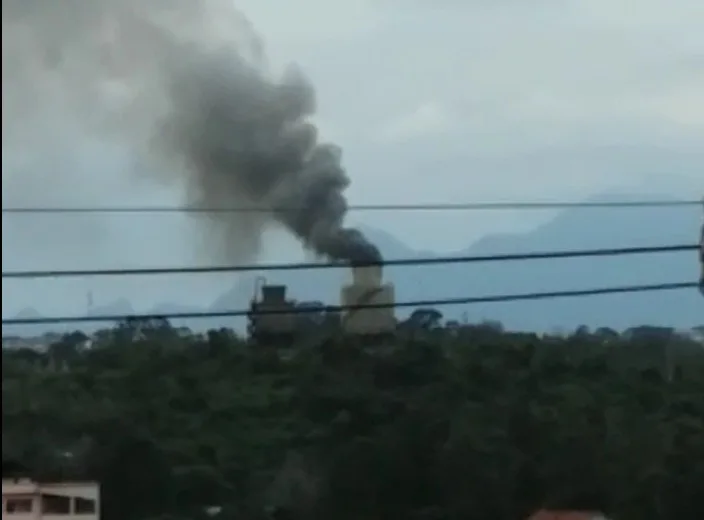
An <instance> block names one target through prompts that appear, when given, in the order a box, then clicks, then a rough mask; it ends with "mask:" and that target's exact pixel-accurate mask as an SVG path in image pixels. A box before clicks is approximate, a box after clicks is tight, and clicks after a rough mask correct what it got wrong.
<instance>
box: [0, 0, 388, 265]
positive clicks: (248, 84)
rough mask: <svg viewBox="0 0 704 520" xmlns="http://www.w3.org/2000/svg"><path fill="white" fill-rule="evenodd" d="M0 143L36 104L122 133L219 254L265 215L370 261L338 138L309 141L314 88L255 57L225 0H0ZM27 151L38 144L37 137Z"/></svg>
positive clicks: (238, 252)
mask: <svg viewBox="0 0 704 520" xmlns="http://www.w3.org/2000/svg"><path fill="white" fill-rule="evenodd" d="M2 14H3V21H2V26H3V36H2V37H3V154H4V152H5V148H6V146H7V147H11V146H18V145H19V144H18V143H22V142H23V139H26V138H27V136H28V135H31V132H32V131H34V129H36V128H37V127H38V126H41V125H42V121H44V120H46V119H47V118H48V117H49V115H50V116H51V119H52V121H55V120H60V121H62V122H66V127H67V128H68V127H69V126H70V127H71V128H73V129H75V128H77V127H78V128H80V129H81V131H82V132H85V134H86V135H92V136H95V135H103V136H104V138H105V139H110V140H115V141H119V142H122V143H124V144H126V145H127V146H128V147H129V150H130V152H131V153H134V154H135V156H139V157H140V158H142V159H146V160H148V161H149V164H150V169H149V170H150V171H156V172H161V173H159V174H154V176H155V178H158V180H159V181H162V182H163V181H166V182H176V183H178V184H181V185H183V186H184V187H185V188H186V193H187V196H188V203H189V204H190V205H191V206H194V207H196V206H197V207H208V208H232V207H235V208H242V207H244V208H250V209H254V210H256V211H251V212H236V213H228V212H224V211H220V212H213V213H210V214H208V217H207V219H206V221H205V224H206V228H207V229H208V230H211V229H212V228H213V226H215V228H216V229H217V230H218V237H219V238H220V240H224V243H225V245H226V247H227V248H228V250H230V251H231V255H232V256H237V257H240V258H241V257H242V256H243V255H245V256H246V255H247V253H249V254H254V253H255V252H256V250H257V248H258V247H259V240H260V237H261V234H262V232H263V231H264V229H265V228H266V227H267V225H269V224H270V223H272V222H278V223H280V224H282V225H283V226H284V227H285V228H287V229H288V230H289V231H290V232H292V233H293V234H294V235H295V236H296V237H298V238H299V239H300V241H301V242H302V243H303V245H304V246H305V247H306V248H308V249H310V250H312V251H314V252H315V253H317V254H318V255H321V256H324V257H327V258H329V259H333V260H341V261H350V262H353V263H364V262H377V261H379V260H380V255H379V251H378V250H377V249H376V247H374V245H373V244H371V243H370V242H369V241H368V240H366V238H365V237H364V236H363V234H362V233H361V232H359V231H358V230H356V229H354V228H348V227H346V226H345V216H346V213H347V201H346V199H345V196H344V192H345V189H346V187H347V186H348V184H349V182H350V179H349V178H348V176H347V174H346V172H345V170H344V168H343V167H342V162H341V150H340V149H339V148H338V147H336V146H334V145H332V144H325V143H321V142H319V140H318V135H317V130H316V127H315V126H314V124H313V123H311V121H310V120H311V117H312V116H313V115H314V112H315V108H316V107H315V91H314V88H313V86H312V85H311V84H310V83H309V82H308V81H307V80H306V78H305V77H304V75H303V74H302V73H301V72H300V71H299V70H297V69H296V68H295V67H291V68H290V69H289V70H287V71H286V72H285V73H284V74H283V75H282V76H281V77H280V78H276V77H274V75H273V74H271V73H270V72H269V71H268V70H267V63H266V59H265V57H264V53H263V45H262V43H261V40H260V39H259V37H258V36H257V35H256V33H255V32H254V31H253V29H252V28H251V25H250V24H249V22H248V21H247V20H246V18H245V17H244V16H243V15H242V14H241V13H239V12H238V11H237V10H236V8H235V7H234V6H233V5H232V2H231V1H230V0H149V1H144V0H91V1H90V2H86V1H85V0H52V1H46V0H2ZM38 153H41V150H39V152H38Z"/></svg>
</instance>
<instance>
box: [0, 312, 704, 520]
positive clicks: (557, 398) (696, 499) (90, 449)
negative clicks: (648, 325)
mask: <svg viewBox="0 0 704 520" xmlns="http://www.w3.org/2000/svg"><path fill="white" fill-rule="evenodd" d="M402 334H403V338H397V339H396V340H395V341H394V342H393V343H391V342H389V343H388V344H385V345H375V346H371V345H366V346H363V345H362V344H361V342H360V341H359V340H354V339H349V338H338V339H335V340H334V341H328V342H326V343H324V344H320V343H312V341H313V340H309V341H301V342H300V344H299V345H296V346H294V347H291V348H289V349H286V350H279V351H276V350H274V349H272V348H268V347H264V346H252V345H248V344H247V343H246V342H245V341H244V340H242V339H238V338H237V337H236V336H235V335H234V334H233V333H232V332H231V331H227V330H219V331H211V332H209V333H208V334H207V335H196V334H184V333H183V331H178V330H176V329H174V328H171V327H169V325H168V323H166V322H162V321H154V322H148V323H134V322H132V323H125V324H122V325H120V326H118V327H116V328H115V329H113V330H110V331H104V332H102V333H101V334H99V335H98V336H97V339H96V340H95V341H94V344H93V345H92V346H91V348H85V347H82V346H81V345H82V340H83V339H85V337H84V336H82V335H81V334H80V333H76V334H73V335H69V336H66V337H65V338H64V339H63V340H62V341H61V342H59V343H57V344H55V345H53V346H52V347H51V348H50V349H49V351H48V352H47V353H46V354H38V353H35V352H32V351H26V350H24V351H23V350H13V351H3V363H2V374H3V388H2V392H3V394H2V399H3V459H4V460H14V461H19V462H21V463H22V464H24V465H26V466H27V467H29V468H31V470H32V472H33V474H34V475H36V476H40V477H41V476H43V477H49V476H52V477H55V476H56V475H62V476H64V477H65V478H68V477H72V478H91V479H96V480H99V481H100V482H101V483H102V485H103V511H104V513H103V515H104V516H103V518H105V520H156V519H188V520H191V519H199V518H207V517H208V514H207V512H206V509H207V508H208V507H209V506H219V507H221V508H222V509H221V511H220V512H219V514H217V515H215V517H216V518H222V519H227V520H230V519H249V518H252V519H254V518H262V517H265V510H267V508H271V507H273V506H278V507H279V508H284V509H285V510H287V512H288V514H289V516H279V518H302V519H309V518H310V519H317V518H335V519H341V520H346V519H350V520H351V519H355V520H356V519H365V520H371V519H384V520H386V519H389V520H399V519H424V520H435V519H438V520H440V519H470V520H473V519H477V520H484V519H487V520H488V519H491V520H497V519H498V520H503V519H506V520H519V519H521V518H524V517H525V515H526V513H528V512H529V511H530V510H533V509H535V508H537V507H539V506H541V505H544V504H555V505H561V506H570V505H586V506H590V507H595V508H604V509H606V510H607V511H608V512H610V513H611V514H612V515H613V516H614V518H617V519H622V520H651V519H652V520H656V519H657V520H672V519H675V518H704V503H702V501H701V498H700V495H701V492H702V490H704V464H703V463H702V461H704V350H703V349H702V346H701V344H697V343H695V342H693V341H691V340H686V339H682V338H678V339H668V340H667V341H666V340H665V339H663V337H662V335H659V334H656V331H653V332H652V333H647V331H646V332H644V333H642V334H636V335H630V336H626V335H618V334H616V333H614V332H612V331H608V330H600V331H597V332H593V333H592V332H589V331H587V330H579V331H577V332H576V333H574V334H572V335H571V336H569V337H560V338H558V337H538V336H535V335H527V334H511V333H507V332H504V331H502V330H501V329H500V328H498V327H496V326H489V325H486V326H475V327H460V328H458V329H454V330H450V329H444V328H437V329H436V328H433V327H424V328H415V329H414V328H409V329H407V330H404V331H403V332H402ZM318 336H319V335H318ZM209 512H210V513H211V515H214V513H215V512H216V510H214V509H210V510H209Z"/></svg>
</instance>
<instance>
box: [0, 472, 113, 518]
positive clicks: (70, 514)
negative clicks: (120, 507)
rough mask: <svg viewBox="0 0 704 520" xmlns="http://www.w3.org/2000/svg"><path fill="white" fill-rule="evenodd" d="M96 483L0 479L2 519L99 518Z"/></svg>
mask: <svg viewBox="0 0 704 520" xmlns="http://www.w3.org/2000/svg"><path fill="white" fill-rule="evenodd" d="M99 519H100V486H99V485H98V484H97V483H95V482H56V483H49V482H36V481H33V480H31V479H26V478H12V479H5V478H3V480H2V520H99Z"/></svg>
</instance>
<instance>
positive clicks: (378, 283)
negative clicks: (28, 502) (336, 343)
mask: <svg viewBox="0 0 704 520" xmlns="http://www.w3.org/2000/svg"><path fill="white" fill-rule="evenodd" d="M351 267H352V283H351V284H349V285H346V286H344V287H343V288H342V294H341V304H342V306H343V307H344V308H345V309H344V310H343V312H342V323H343V327H344V329H345V331H346V332H348V333H350V334H358V335H365V336H376V335H384V334H390V333H392V332H393V331H394V330H395V328H396V317H395V312H394V308H393V304H394V302H395V300H396V298H395V290H394V286H393V284H390V283H386V284H384V283H383V272H382V266H381V265H379V264H377V265H368V264H367V265H352V266H351ZM364 306H370V308H364ZM374 306H378V307H374Z"/></svg>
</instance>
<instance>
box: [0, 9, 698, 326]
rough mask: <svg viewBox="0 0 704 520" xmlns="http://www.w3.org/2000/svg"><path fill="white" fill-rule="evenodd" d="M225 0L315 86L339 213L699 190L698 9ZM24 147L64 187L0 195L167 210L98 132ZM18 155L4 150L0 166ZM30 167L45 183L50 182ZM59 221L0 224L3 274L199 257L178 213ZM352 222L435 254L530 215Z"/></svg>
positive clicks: (274, 56)
mask: <svg viewBox="0 0 704 520" xmlns="http://www.w3.org/2000/svg"><path fill="white" fill-rule="evenodd" d="M237 5H238V6H239V7H240V8H241V10H242V11H243V12H244V13H245V14H246V15H247V16H248V17H249V18H250V19H251V21H252V23H253V25H254V26H255V28H256V29H257V30H258V32H259V33H260V34H261V35H262V37H263V38H264V41H265V43H266V51H267V54H268V55H269V57H270V58H271V61H272V68H274V69H277V68H279V67H282V66H283V65H284V64H285V63H288V62H291V61H295V62H297V63H298V64H300V65H301V67H302V68H303V70H304V71H305V72H306V74H307V75H308V76H309V77H310V78H311V79H312V81H313V83H314V84H315V85H316V88H317V91H318V99H319V114H318V117H317V119H318V122H319V123H320V127H321V129H322V132H323V136H324V137H326V138H329V139H331V140H334V141H336V142H337V143H339V144H341V145H342V146H343V147H344V149H345V156H344V157H345V164H346V166H347V167H348V170H349V173H350V176H351V177H352V179H353V182H352V186H351V187H350V189H349V194H350V199H351V203H353V204H354V203H363V204H372V203H387V202H391V203H395V202H399V203H412V202H463V201H477V202H480V201H496V200H552V199H562V200H564V199H569V200H578V199H583V198H587V197H590V196H593V195H594V194H598V193H603V192H631V193H644V194H652V195H653V196H658V195H666V194H668V195H676V196H686V197H688V198H692V197H695V196H700V195H701V193H702V192H704V148H702V143H704V31H702V30H701V29H702V27H704V2H702V1H701V0H531V1H529V0H523V1H519V0H434V1H430V0H428V1H425V0H354V1H347V2H331V1H329V0H297V1H296V2H284V1H282V0H240V1H239V2H237ZM3 81H4V80H3ZM5 124H6V120H5V118H3V126H5ZM56 147H57V148H60V147H61V143H59V144H57V145H56ZM34 153H35V155H34V156H33V158H32V159H31V165H30V166H29V168H30V169H32V170H33V171H34V172H37V171H40V170H41V171H44V172H46V171H47V170H48V169H51V170H52V171H56V169H57V167H58V169H59V170H60V171H61V172H63V173H52V175H62V178H65V182H62V183H61V186H60V187H56V186H54V185H52V188H51V190H43V189H42V186H41V183H39V184H33V185H32V187H28V186H27V183H13V182H12V180H11V174H8V175H6V174H5V173H4V174H3V206H19V205H36V204H42V203H44V204H47V203H53V204H56V205H100V204H105V205H113V206H114V205H128V204H132V205H139V204H145V203H154V204H178V203H179V198H178V193H176V192H171V191H167V190H165V189H157V188H156V187H153V186H145V185H139V186H135V184H134V181H133V180H129V181H128V180H126V179H125V176H124V175H123V174H122V172H123V171H124V170H125V169H129V168H133V167H134V164H133V161H132V159H131V158H130V156H129V154H126V153H125V152H124V150H120V149H112V148H106V147H105V145H103V144H101V143H99V142H95V143H82V145H81V146H80V147H76V146H73V145H72V149H71V151H70V153H68V152H67V151H66V149H65V147H64V148H63V149H61V152H60V153H59V152H57V151H56V150H53V151H52V150H46V149H39V150H36V151H35V152H34ZM13 161H15V162H13ZM16 161H17V158H16V157H13V155H12V150H6V148H5V143H4V142H3V170H4V171H5V170H6V169H8V170H11V169H12V168H13V167H16V164H17V162H16ZM25 167H26V165H25ZM97 169H99V170H100V171H101V174H100V175H96V174H95V173H94V172H95V171H96V170H97ZM68 171H70V173H66V172H68ZM34 175H36V176H37V177H36V178H37V179H38V182H39V181H40V180H41V179H42V175H47V174H46V173H43V174H41V175H40V174H37V173H34ZM6 180H7V181H6ZM47 191H50V193H48V192H47ZM72 218H76V217H67V216H63V217H46V216H42V217H26V216H12V217H9V216H6V215H3V255H2V257H3V269H19V268H22V267H25V268H26V267H34V268H42V267H44V268H46V267H63V268H68V267H75V266H76V265H79V264H80V265H81V266H88V265H90V266H95V267H108V266H118V264H119V265H145V264H146V265H155V264H160V263H161V264H163V263H176V264H177V263H190V262H194V261H196V259H197V255H195V254H194V252H193V241H188V240H184V239H183V233H186V232H188V224H187V223H185V222H184V219H183V218H179V217H174V216H151V217H136V216H129V217H127V216H113V217H109V216H103V217H96V218H94V219H92V220H91V221H90V222H88V223H86V222H85V219H84V220H83V221H82V225H81V226H80V228H79V227H77V226H73V224H72V222H74V221H72ZM20 219H24V220H22V221H20ZM353 219H354V220H355V221H360V222H363V223H365V224H367V225H371V226H375V227H379V228H383V229H386V230H388V231H391V232H393V233H394V234H395V235H397V236H398V237H399V238H401V239H402V240H404V241H406V242H408V243H409V244H410V245H412V246H415V247H418V248H426V249H431V248H432V249H438V250H451V249H453V248H459V247H463V246H466V245H467V244H469V243H470V242H471V241H472V240H475V239H476V238H478V237H479V236H481V235H482V234H484V233H488V232H494V231H502V230H521V229H526V228H527V227H530V226H532V225H535V224H537V223H539V221H540V220H539V219H540V217H537V216H536V217H531V218H527V217H526V216H525V215H522V214H515V213H512V214H506V215H501V216H498V215H494V214H492V215H486V214H482V215H465V214H448V215H444V214H443V215H434V216H427V215H418V214H416V215H414V214H398V215H386V214H384V215H377V214H375V215H371V214H359V215H353ZM186 243H187V244H186ZM267 257H271V259H277V260H284V259H293V258H298V257H300V250H299V249H298V248H297V247H296V246H295V244H294V243H293V242H292V241H290V240H288V239H284V238H282V237H281V236H280V235H275V236H274V238H272V239H271V240H269V241H268V243H267ZM200 260H202V258H200ZM42 283H44V284H47V283H48V282H42ZM150 283H152V282H150ZM144 284H145V282H144V281H143V280H139V281H135V282H134V283H128V282H124V283H120V284H119V286H111V287H112V288H111V289H105V291H104V293H105V298H108V297H113V296H115V295H124V296H128V297H130V298H131V299H134V298H133V295H135V294H140V297H141V296H142V295H143V294H145V293H144V292H142V291H143V290H144V286H145V285H144ZM153 284H154V285H153V287H152V286H151V285H150V287H152V288H151V289H148V290H149V291H151V292H152V293H153V294H157V293H158V294H159V295H166V296H165V297H166V298H170V297H174V298H178V296H177V295H176V293H175V292H174V291H172V290H170V289H169V287H171V286H172V285H173V283H172V282H169V281H163V282H161V281H159V282H156V281H155V282H153ZM219 284H220V282H217V281H213V283H212V285H210V286H209V288H210V289H213V290H217V287H219ZM23 287H28V286H23ZM32 287H33V288H32V289H31V290H30V289H28V288H24V289H20V288H19V286H17V285H14V284H13V285H12V286H10V285H9V284H8V289H7V291H6V288H5V284H3V314H7V310H9V309H10V308H17V307H22V306H25V305H29V304H30V303H33V302H34V301H35V300H36V298H37V294H39V293H38V292H37V291H41V290H44V289H41V287H45V286H39V285H36V284H32ZM61 287H63V289H59V288H58V286H57V288H56V289H46V290H47V291H48V292H50V293H51V294H52V295H62V296H61V298H62V299H63V300H62V301H64V300H66V299H68V300H70V301H72V302H74V303H75V302H79V301H80V302H83V300H84V298H85V296H84V291H85V289H86V288H87V287H90V283H88V282H85V283H84V282H81V283H77V282H75V283H74V285H71V286H68V285H66V284H63V285H62V286H61ZM106 287H107V286H106ZM72 288H73V289H72ZM140 289H141V291H140ZM68 290H72V292H71V296H70V297H67V296H66V294H67V293H66V291H68ZM135 291H138V292H135ZM206 292H207V291H206ZM10 298H11V299H12V301H13V303H8V301H6V300H8V299H10ZM148 300H149V298H146V299H145V301H148ZM58 301H59V300H58V299H56V300H55V301H54V303H53V304H51V305H50V307H51V308H52V309H55V308H57V306H60V305H61V304H60V303H58ZM81 304H82V303H81Z"/></svg>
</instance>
